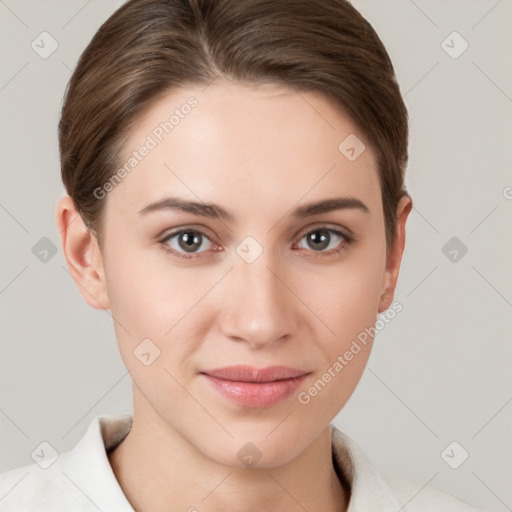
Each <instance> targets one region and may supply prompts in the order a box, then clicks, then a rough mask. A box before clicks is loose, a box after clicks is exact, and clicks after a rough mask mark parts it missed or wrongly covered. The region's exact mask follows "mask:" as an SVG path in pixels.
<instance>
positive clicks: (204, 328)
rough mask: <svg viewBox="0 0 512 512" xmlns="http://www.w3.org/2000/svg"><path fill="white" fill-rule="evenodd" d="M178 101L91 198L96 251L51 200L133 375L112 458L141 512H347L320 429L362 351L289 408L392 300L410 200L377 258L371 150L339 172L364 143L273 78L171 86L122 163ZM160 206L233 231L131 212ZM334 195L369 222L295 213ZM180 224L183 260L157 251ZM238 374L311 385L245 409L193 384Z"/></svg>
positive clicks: (341, 214) (82, 282)
mask: <svg viewBox="0 0 512 512" xmlns="http://www.w3.org/2000/svg"><path fill="white" fill-rule="evenodd" d="M190 96H194V97H195V98H196V99H197V101H198V105H197V106H196V107H195V108H194V109H193V110H192V111H191V113H190V114H189V115H188V116H186V117H185V118H184V119H182V120H180V123H179V125H177V126H176V127H175V128H174V130H173V131H172V132H171V133H170V134H168V135H166V136H165V137H164V138H163V140H162V141H161V142H160V143H159V144H158V145H157V147H156V148H154V149H152V150H151V151H150V152H149V154H148V155H147V156H146V157H145V158H144V159H143V160H142V161H141V162H140V163H139V164H138V165H137V167H136V168H135V169H134V170H133V171H132V172H131V173H129V174H128V175H127V176H126V177H125V178H124V179H123V181H122V182H121V183H120V184H118V185H117V186H116V187H115V188H114V189H113V190H112V191H110V192H109V193H108V195H107V197H106V198H105V199H103V201H105V208H106V217H105V224H104V226H103V229H104V231H103V233H104V245H103V246H102V247H101V250H100V247H99V245H98V242H97V240H96V238H95V236H94V235H93V234H91V233H90V232H89V231H88V230H87V229H86V227H85V225H84V223H83V222H82V219H81V218H80V217H79V216H78V215H77V212H76V209H75V207H74V204H73V202H72V200H71V199H70V198H69V197H67V196H66V197H64V198H62V199H61V200H60V201H59V203H58V206H57V212H56V218H57V224H58V227H59V230H60V232H61V237H62V246H63V250H64V254H65V257H66V260H67V264H68V266H69V269H70V271H71V273H72V275H73V277H74V279H75V281H76V283H77V285H78V287H79V289H80V291H81V292H82V294H83V297H84V299H85V300H86V302H87V303H88V304H89V305H90V306H92V307H94V308H102V309H109V310H110V311H111V312H112V316H113V318H114V326H115V332H116V338H117V342H118V345H119V350H120V353H121V356H122V358H123V361H124V363H125V364H126V367H127V369H128V370H129V371H130V375H131V377H132V380H133V403H134V421H133V427H132V430H131V432H130V433H129V434H128V436H127V437H126V439H125V440H124V442H122V443H121V444H120V445H119V446H118V448H117V449H116V450H115V451H114V452H113V453H111V454H109V460H110V463H111V465H112V468H113V470H114V473H115V475H116V477H117V479H118V481H119V483H120V485H121V487H122V489H123V491H124V493H125V494H126V496H127V498H128V499H129V501H130V502H131V504H132V506H133V507H134V508H135V510H137V511H149V510H151V511H160V510H161V511H164V510H165V511H174V510H176V511H178V510H179V511H183V510H194V508H192V507H195V508H197V510H201V511H221V510H238V511H241V512H248V511H256V510H258V511H262V510H269V511H270V510H282V511H298V510H301V511H302V510H304V509H307V510H324V511H340V510H347V506H348V501H349V492H348V490H347V489H345V488H344V487H343V486H342V485H341V484H340V481H339V479H338V478H337V476H336V473H335V471H334V467H333V464H332V460H331V438H330V429H329V424H330V422H331V420H332V419H333V418H334V417H335V416H336V414H337V413H338V412H339V411H340V409H341V408H342V407H343V406H344V404H345V403H346V402H347V400H348V399H349V397H350V396H351V394H352V393H353V391H354V389H355V387H356V385H357V383H358V381H359V379H360V377H361V375H362V373H363V370H364V368H365V366H366V363H367V360H368V357H369V354H370V350H371V345H372V341H373V340H371V339H370V340H369V342H368V344H367V347H366V348H364V349H363V350H361V352H359V353H358V354H357V355H356V356H354V358H353V359H352V360H351V361H350V362H349V364H347V366H346V367H344V369H343V371H341V372H340V373H339V374H338V375H337V376H336V377H335V378H333V379H332V381H331V382H330V383H329V384H328V385H327V386H325V388H324V389H323V390H322V391H321V392H320V393H318V395H317V396H315V397H314V398H312V399H311V401H310V402H309V403H308V404H307V405H303V404H301V403H300V402H299V401H298V399H297V396H298V393H299V392H301V391H305V390H306V391H307V389H308V388H310V387H311V385H312V384H313V383H314V382H315V381H317V380H318V379H319V378H320V376H321V375H322V373H324V372H325V371H326V370H327V369H328V368H329V367H331V366H332V365H333V363H334V362H335V361H336V359H337V357H338V356H339V355H342V354H344V352H345V351H346V350H348V348H349V347H350V344H351V342H352V341H353V340H354V339H356V337H357V335H358V334H359V333H361V332H362V331H364V329H365V328H368V327H370V326H373V325H374V324H375V321H376V319H377V313H380V312H383V311H384V310H386V309H387V308H388V307H389V306H390V305H391V303H392V301H393V295H394V291H395V286H396V281H397V277H398V273H399V268H400V262H401V258H402V253H403V249H404V243H405V223H406V220H407V217H408V215H409V212H410V210H411V207H412V203H411V200H410V198H409V197H404V198H402V199H401V201H400V203H399V204H398V207H397V217H398V222H397V225H396V231H395V239H394V243H393V246H392V247H390V250H389V254H388V255H387V254H386V241H385V231H384V216H383V208H382V202H381V192H380V185H379V179H378V174H377V166H376V160H375V156H374V152H373V150H372V149H371V147H370V146H369V144H366V149H365V151H364V152H363V153H362V154H361V155H360V156H359V157H358V158H357V159H356V160H355V161H349V160H348V159H347V158H346V157H345V156H344V155H343V154H342V153H341V152H340V151H339V150H338V145H339V144H340V142H341V141H343V140H344V139H345V137H347V136H348V135H350V134H356V135H357V136H358V137H359V139H361V140H362V141H365V137H364V135H363V134H361V133H360V132H359V130H358V129H357V127H356V126H355V125H354V124H353V122H352V121H351V120H350V118H349V117H348V116H347V115H345V114H344V113H343V112H341V111H340V110H339V109H336V108H335V106H334V105H333V104H331V103H330V102H329V101H328V100H327V99H326V98H324V97H323V96H321V95H319V94H317V93H313V92H308V93H300V94H298V93H296V92H294V91H293V90H291V89H288V88H285V87H283V86H278V85H276V84H267V85H260V86H254V85H251V86H248V85H240V84H236V83H233V82H230V81H228V80H225V79H217V80H216V81H215V82H214V83H213V84H211V85H209V86H208V87H207V88H205V86H204V85H203V86H189V87H187V88H186V89H180V90H174V91H172V92H171V93H169V94H168V95H167V96H165V97H163V98H162V99H160V100H159V101H158V102H157V103H156V104H155V105H154V106H153V107H152V108H151V109H150V110H149V111H148V112H146V113H145V115H144V116H142V117H141V118H140V119H138V120H137V123H136V125H134V127H133V128H132V129H131V131H130V136H129V138H128V140H127V142H126V147H125V149H126V153H125V156H127V157H128V156H129V155H130V153H131V152H132V151H134V150H136V149H137V148H139V147H140V146H141V145H142V144H143V143H144V141H145V140H146V137H147V136H148V134H151V133H152V130H153V129H154V128H155V126H157V125H158V124H159V123H160V122H162V121H163V120H166V119H168V118H169V115H170V112H172V111H173V110H174V109H175V108H179V107H180V106H181V105H183V104H184V103H185V102H186V100H187V98H188V97H190ZM171 195H173V196H179V197H180V198H186V199H190V200H195V201H198V200H199V201H204V202H207V203H210V202H211V203H216V204H218V205H220V206H222V207H223V208H225V209H226V210H228V211H229V212H230V213H231V214H232V215H233V218H234V220H233V221H227V220H220V219H212V218H206V217H200V216H197V215H193V214H191V213H184V212H180V211H173V210H166V211H164V210H162V211H157V212H153V213H150V214H147V215H140V214H138V212H139V211H140V210H141V209H142V208H144V207H145V206H147V205H148V204H150V203H152V202H154V201H157V200H160V199H162V198H164V197H167V196H171ZM338 196H351V197H353V198H357V199H359V200H360V201H362V202H363V203H364V204H365V205H366V206H367V208H368V210H369V211H368V212H364V211H361V210H358V209H354V208H352V209H342V210H336V211H331V212H327V213H322V214H317V215H315V216H313V217H310V218H304V219H294V218H293V217H292V215H291V212H292V211H293V210H294V209H295V208H297V207H298V206H301V205H304V204H306V203H309V202H313V201H317V200H321V199H327V198H332V197H338ZM324 226H326V227H328V228H333V229H339V230H342V231H346V230H347V229H348V230H350V231H351V232H352V233H353V236H354V238H355V241H354V242H352V243H351V244H348V245H346V242H345V240H344V239H343V238H341V237H338V236H337V235H335V234H331V242H330V243H329V246H328V247H327V248H325V249H322V248H320V249H318V248H317V246H315V245H311V243H310V241H309V239H308V237H307V236H305V235H307V234H308V233H310V232H311V231H314V229H315V228H316V229H318V228H321V227H324ZM185 227H186V228H190V229H192V228H193V229H199V230H201V231H203V232H204V233H205V235H206V237H204V238H203V239H202V241H203V243H202V245H201V247H200V248H199V249H197V250H196V252H195V253H192V254H190V253H187V252H186V251H184V250H183V248H182V247H180V245H179V237H178V236H175V237H174V238H173V239H172V240H167V242H162V239H163V238H164V237H165V235H166V234H170V232H171V231H176V230H177V229H178V228H185ZM247 236H252V237H253V238H254V239H255V240H256V241H257V243H258V244H259V245H260V247H261V248H262V250H263V252H262V253H261V255H260V256H259V257H258V258H257V259H256V260H255V261H254V262H252V263H248V262H247V261H245V260H244V259H243V258H242V257H240V256H239V254H238V253H237V252H236V249H237V247H238V246H239V244H240V243H241V242H242V241H243V240H244V239H245V238H246V237H247ZM165 243H167V246H168V247H169V245H170V246H171V247H172V248H174V249H175V250H177V251H181V253H182V254H190V255H191V256H192V259H188V260H187V259H180V258H178V257H176V256H174V255H173V254H172V253H169V252H167V251H166V250H165V249H164V246H165ZM339 247H344V249H342V251H341V252H339V253H338V254H335V255H333V256H332V257H328V256H325V253H327V252H331V253H332V252H333V250H335V249H336V248H339ZM146 338H149V339H150V340H152V342H153V343H154V344H155V345H156V346H157V347H158V348H159V350H160V355H159V357H158V358H156V359H155V360H154V362H152V364H150V365H148V366H146V365H144V364H143V363H142V362H141V361H140V360H139V359H138V358H137V357H135V355H134V350H135V349H136V347H137V346H138V345H139V344H140V343H141V341H142V340H143V339H146ZM235 364H249V365H252V366H255V367H257V368H264V367H267V366H270V365H284V366H290V367H294V368H299V369H302V370H307V371H309V372H311V373H310V374H309V375H308V376H307V378H306V380H305V381H304V382H303V383H302V384H301V386H300V387H299V389H298V390H297V391H296V392H294V393H293V394H292V395H291V396H290V397H288V398H286V399H285V400H284V401H281V402H279V403H277V404H275V405H273V406H270V407H267V408H263V409H261V408H260V409H254V408H247V407H242V406H239V405H236V404H234V403H233V402H231V401H229V400H228V399H226V398H225V397H224V396H222V395H220V394H219V393H218V392H217V391H215V390H214V389H213V388H212V387H211V386H210V385H209V383H208V382H206V381H205V379H204V377H203V376H201V375H199V372H200V371H201V370H204V369H206V368H218V367H222V366H228V365H235ZM247 442H251V443H253V444H254V445H255V446H256V447H257V448H258V449H259V450H260V452H261V454H262V456H261V459H260V460H259V461H258V463H257V464H256V465H255V466H254V467H252V468H247V467H245V466H244V465H243V463H242V462H241V461H240V460H239V459H238V457H237V452H238V451H239V450H240V449H241V448H242V447H243V446H244V445H245V444H246V443H247Z"/></svg>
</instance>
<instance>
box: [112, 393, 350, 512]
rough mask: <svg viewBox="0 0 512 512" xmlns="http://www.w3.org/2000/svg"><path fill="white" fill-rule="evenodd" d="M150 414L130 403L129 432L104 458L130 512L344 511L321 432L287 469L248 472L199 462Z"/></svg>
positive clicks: (342, 490) (343, 494)
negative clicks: (124, 496)
mask: <svg viewBox="0 0 512 512" xmlns="http://www.w3.org/2000/svg"><path fill="white" fill-rule="evenodd" d="M151 411H152V410H151ZM151 411H150V410H147V409H144V412H143V411H142V410H140V409H139V410H138V409H137V407H136V402H135V401H134V415H133V425H132V428H131V430H130V432H129V434H128V435H127V436H126V438H125V439H124V440H123V442H121V443H120V444H119V445H118V447H117V448H116V449H115V450H114V451H112V452H110V453H109V455H108V457H109V461H110V464H111V466H112V469H113V471H114V474H115V475H116V478H117V480H118V482H119V485H120V486H121V488H122V489H123V492H124V494H125V495H126V497H127V499H128V501H130V503H131V505H132V507H133V508H134V509H135V510H137V512H146V511H152V512H160V511H161V512H164V511H165V512H174V511H176V512H178V511H180V512H183V511H189V512H198V511H201V512H203V511H208V512H217V511H219V512H220V511H225V510H237V511H239V512H255V511H258V512H261V511H265V510H268V511H271V510H272V511H274V510H280V511H283V512H292V511H293V512H296V511H297V512H298V511H301V512H303V511H304V510H322V511H326V512H345V511H346V510H347V508H348V501H349V493H350V490H349V489H347V488H346V487H344V486H343V485H342V483H341V482H340V479H339V478H338V476H337V474H336V470H335V468H334V465H333V461H332V452H331V437H330V429H329V427H327V428H326V429H324V431H322V432H321V434H320V435H319V436H318V438H317V439H315V440H314V441H313V443H312V444H311V445H309V446H308V447H307V448H306V449H305V450H304V451H303V452H302V453H300V454H299V455H298V456H297V457H295V458H294V459H293V460H292V461H290V462H289V463H287V464H285V465H282V466H279V467H272V468H251V469H249V468H239V467H231V466H226V465H225V464H221V463H218V462H216V461H214V460H212V459H211V458H208V457H206V456H205V455H204V454H202V453H201V452H200V451H199V450H198V449H197V448H196V447H195V446H193V445H192V444H191V443H189V441H187V440H186V439H185V438H184V437H183V436H181V435H180V434H179V433H178V432H176V431H175V430H173V429H172V427H170V426H169V425H168V424H167V423H165V422H163V420H162V419H161V418H160V417H159V416H158V415H157V414H156V413H155V412H154V411H153V412H152V413H151ZM138 413H139V414H138ZM142 419H143V420H144V421H142Z"/></svg>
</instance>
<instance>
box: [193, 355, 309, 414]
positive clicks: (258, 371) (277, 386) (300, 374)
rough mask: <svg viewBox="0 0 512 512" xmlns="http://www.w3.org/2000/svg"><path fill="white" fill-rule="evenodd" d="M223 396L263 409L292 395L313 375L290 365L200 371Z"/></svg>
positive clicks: (241, 366) (233, 367) (227, 367)
mask: <svg viewBox="0 0 512 512" xmlns="http://www.w3.org/2000/svg"><path fill="white" fill-rule="evenodd" d="M200 375H202V376H203V377H204V378H205V379H206V380H207V381H208V382H209V383H210V385H211V386H212V387H213V389H215V390H216V391H218V392H220V393H221V394H222V395H223V396H225V397H227V398H229V399H230V400H231V401H233V402H235V403H236V404H238V405H241V406H243V407H252V408H263V407H270V406H272V405H275V404H277V403H278V402H281V401H282V400H284V399H285V398H287V397H288V396H290V395H291V394H292V393H293V392H294V391H295V390H296V389H297V388H298V387H299V385H300V384H301V383H302V382H303V381H304V379H305V378H306V377H307V376H308V375H309V372H307V371H304V370H299V369H297V368H289V367H287V366H269V367H267V368H254V367H252V366H246V365H237V366H226V367H223V368H215V369H210V370H204V371H202V372H200Z"/></svg>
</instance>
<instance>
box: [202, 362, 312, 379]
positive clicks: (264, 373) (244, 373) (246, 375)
mask: <svg viewBox="0 0 512 512" xmlns="http://www.w3.org/2000/svg"><path fill="white" fill-rule="evenodd" d="M201 373H205V374H206V375H210V376H211V377H216V378H219V379H223V380H231V381H234V382H273V381H276V380H284V379H293V378H294V377H301V376H303V375H306V374H307V373H309V372H306V371H304V370H299V369H297V368H289V367H287V366H269V367H267V368H255V367H253V366H247V365H237V366H224V367H223V368H214V369H211V370H203V371H202V372H201Z"/></svg>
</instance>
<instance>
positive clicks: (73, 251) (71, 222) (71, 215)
mask: <svg viewBox="0 0 512 512" xmlns="http://www.w3.org/2000/svg"><path fill="white" fill-rule="evenodd" d="M55 220H56V223H57V227H58V229H59V233H60V239H61V245H62V250H63V253H64V257H65V258H66V263H67V266H68V269H69V272H70V273H71V276H72V277H73V279H74V281H75V283H76V285H77V286H78V289H79V290H80V293H81V294H82V296H83V298H84V299H85V301H86V302H87V304H89V306H91V307H93V308H96V309H109V308H110V304H109V299H108V293H107V287H106V280H105V272H104V268H103V258H102V255H101V252H100V248H99V246H98V241H97V239H96V236H95V235H94V234H92V233H91V232H90V231H89V230H88V229H87V227H86V225H85V224H84V221H83V220H82V218H81V217H80V215H79V213H78V212H77V210H76V207H75V204H74V202H73V200H72V199H71V197H70V196H68V195H66V196H64V197H62V198H61V199H60V200H59V201H58V203H57V207H56V212H55Z"/></svg>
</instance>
